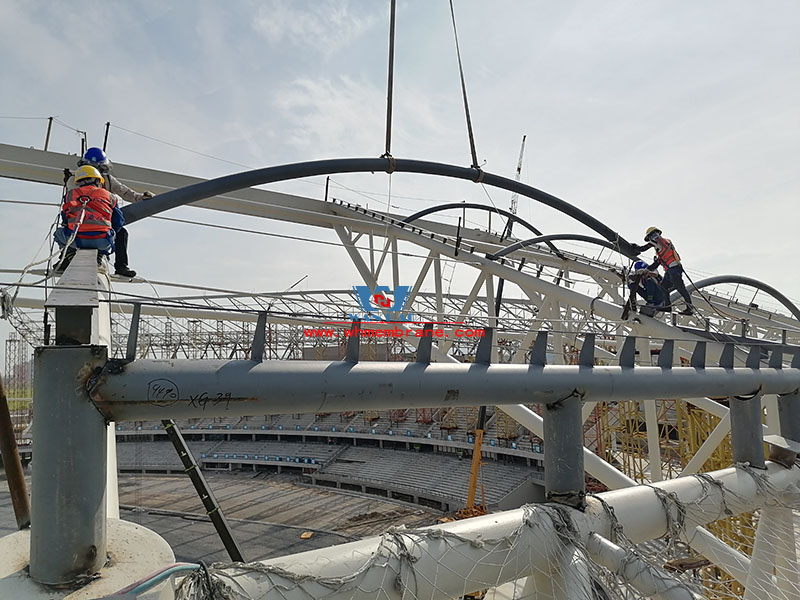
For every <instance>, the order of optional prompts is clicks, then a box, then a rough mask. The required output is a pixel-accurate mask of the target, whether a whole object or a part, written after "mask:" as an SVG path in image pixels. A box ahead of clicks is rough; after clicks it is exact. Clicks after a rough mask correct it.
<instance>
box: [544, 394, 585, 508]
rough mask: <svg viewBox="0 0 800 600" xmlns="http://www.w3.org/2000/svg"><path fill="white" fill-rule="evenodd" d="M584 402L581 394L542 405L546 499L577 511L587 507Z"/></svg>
mask: <svg viewBox="0 0 800 600" xmlns="http://www.w3.org/2000/svg"><path fill="white" fill-rule="evenodd" d="M581 408H582V402H581V398H580V396H578V394H574V395H572V396H570V397H568V398H564V399H563V400H560V401H558V402H554V403H553V404H544V405H542V412H543V416H544V488H545V495H546V498H547V499H548V500H550V501H553V502H560V503H561V504H567V505H569V506H572V507H574V508H582V507H583V506H584V498H585V496H586V479H585V476H584V473H583V418H582V416H581Z"/></svg>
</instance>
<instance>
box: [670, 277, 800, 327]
mask: <svg viewBox="0 0 800 600" xmlns="http://www.w3.org/2000/svg"><path fill="white" fill-rule="evenodd" d="M720 283H738V284H741V285H749V286H751V287H754V288H756V289H757V290H761V291H762V292H766V293H768V294H769V295H770V296H772V297H773V298H775V299H776V300H777V301H778V302H780V303H781V304H782V305H783V306H784V307H785V308H786V309H787V310H788V311H789V312H790V313H792V315H794V318H795V319H797V320H798V321H800V308H797V306H796V305H795V304H794V302H792V301H791V300H789V298H787V297H786V296H784V295H783V294H781V293H780V292H779V291H778V290H776V289H775V288H774V287H772V286H771V285H768V284H766V283H764V282H763V281H759V280H758V279H753V278H752V277H744V276H742V275H715V276H714V277H708V278H706V279H702V280H700V281H698V282H697V283H692V284H691V285H687V286H686V289H687V290H688V291H689V293H691V292H692V291H694V290H698V291H699V290H700V289H702V288H704V287H710V286H712V285H717V284H720ZM672 294H675V297H676V299H677V297H678V295H679V294H678V293H677V292H673V293H672ZM672 294H670V296H672Z"/></svg>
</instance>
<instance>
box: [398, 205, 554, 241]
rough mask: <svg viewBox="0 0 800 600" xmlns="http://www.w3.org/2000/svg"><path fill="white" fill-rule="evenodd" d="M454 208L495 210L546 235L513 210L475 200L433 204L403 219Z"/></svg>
mask: <svg viewBox="0 0 800 600" xmlns="http://www.w3.org/2000/svg"><path fill="white" fill-rule="evenodd" d="M454 208H469V209H473V208H474V209H476V210H485V211H487V212H494V213H497V214H500V215H503V216H504V217H506V218H507V219H510V220H511V221H515V222H516V223H519V224H520V225H522V226H523V227H525V228H526V229H528V230H529V231H531V232H532V233H535V234H536V235H544V234H543V233H542V232H541V231H539V230H538V229H536V227H534V226H533V225H531V224H530V223H528V222H527V221H526V220H525V219H523V218H521V217H518V216H517V215H515V214H514V213H512V212H509V211H507V210H503V209H502V208H497V207H494V206H486V205H485V204H475V203H474V202H452V203H450V204H437V205H436V206H431V207H430V208H424V209H422V210H421V211H419V212H415V213H414V214H413V215H409V216H408V217H406V218H405V219H403V223H412V222H413V221H416V220H417V219H421V218H422V217H426V216H428V215H431V214H433V213H437V212H442V211H443V210H453V209H454Z"/></svg>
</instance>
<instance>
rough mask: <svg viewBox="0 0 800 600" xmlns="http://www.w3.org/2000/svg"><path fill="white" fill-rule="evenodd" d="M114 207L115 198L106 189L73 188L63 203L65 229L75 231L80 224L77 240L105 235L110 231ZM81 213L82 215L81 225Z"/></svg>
mask: <svg viewBox="0 0 800 600" xmlns="http://www.w3.org/2000/svg"><path fill="white" fill-rule="evenodd" d="M116 205H117V199H116V197H115V196H114V194H112V193H111V192H109V191H108V190H106V189H103V188H99V187H95V186H93V185H84V186H82V187H79V188H75V189H74V190H72V192H71V193H70V195H69V199H68V200H66V201H65V202H64V208H63V211H64V214H65V215H66V217H67V227H68V228H69V229H70V230H71V231H75V228H76V227H78V224H79V223H80V227H78V237H79V238H94V237H97V234H98V233H107V232H108V231H110V230H111V215H112V214H113V212H114V207H115V206H116ZM81 212H83V213H84V215H83V222H82V223H81ZM87 234H88V235H87Z"/></svg>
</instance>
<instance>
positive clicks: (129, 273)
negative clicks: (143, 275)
mask: <svg viewBox="0 0 800 600" xmlns="http://www.w3.org/2000/svg"><path fill="white" fill-rule="evenodd" d="M114 275H119V276H120V277H136V271H134V270H133V269H131V268H130V267H129V266H127V265H118V266H115V267H114Z"/></svg>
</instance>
